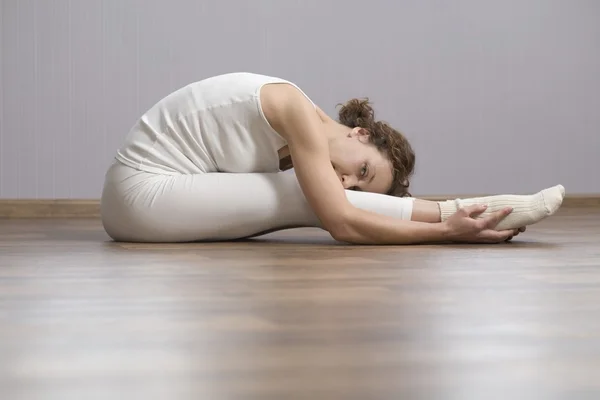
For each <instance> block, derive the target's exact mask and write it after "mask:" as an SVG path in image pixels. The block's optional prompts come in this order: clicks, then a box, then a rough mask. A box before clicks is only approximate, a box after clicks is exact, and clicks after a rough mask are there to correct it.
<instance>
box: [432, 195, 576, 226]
mask: <svg viewBox="0 0 600 400" xmlns="http://www.w3.org/2000/svg"><path fill="white" fill-rule="evenodd" d="M564 197H565V188H564V187H563V186H562V185H557V186H553V187H551V188H548V189H544V190H542V191H541V192H538V193H535V194H532V195H510V194H507V195H497V196H488V197H477V198H470V199H455V200H447V201H440V202H438V204H439V206H440V212H441V219H442V221H445V220H447V219H448V218H449V217H450V216H451V215H452V214H454V213H455V212H456V211H458V210H459V209H460V208H464V207H466V206H470V205H474V204H484V205H487V206H488V208H487V210H485V212H484V213H483V214H481V215H480V217H485V216H486V215H489V214H490V213H493V212H495V211H499V210H501V209H503V208H505V207H512V209H513V211H512V212H511V213H510V214H509V215H508V216H507V217H506V218H504V219H503V220H502V221H500V223H499V224H498V225H497V226H496V230H505V229H517V228H521V227H524V226H527V225H532V224H535V223H537V222H539V221H541V220H543V219H544V218H547V217H549V216H551V215H552V214H554V213H555V212H556V211H557V210H558V209H559V208H560V206H561V204H562V202H563V199H564Z"/></svg>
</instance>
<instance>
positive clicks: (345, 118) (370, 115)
mask: <svg viewBox="0 0 600 400" xmlns="http://www.w3.org/2000/svg"><path fill="white" fill-rule="evenodd" d="M338 116H339V120H340V123H342V124H344V125H346V126H348V127H350V128H355V127H357V126H359V127H361V128H368V127H369V126H370V125H371V124H373V123H374V122H375V111H374V110H373V107H371V105H370V104H369V99H352V100H349V101H348V102H347V103H346V104H344V105H342V107H341V108H340V111H339V113H338Z"/></svg>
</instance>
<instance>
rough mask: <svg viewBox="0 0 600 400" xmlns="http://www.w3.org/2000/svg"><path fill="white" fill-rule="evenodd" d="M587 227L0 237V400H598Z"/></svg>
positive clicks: (558, 219) (27, 228) (55, 232)
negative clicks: (424, 240)
mask: <svg viewBox="0 0 600 400" xmlns="http://www.w3.org/2000/svg"><path fill="white" fill-rule="evenodd" d="M599 244H600V210H595V209H565V210H561V211H559V213H558V214H557V215H556V216H554V217H553V218H550V219H548V220H544V221H542V222H540V223H539V224H537V225H534V226H531V227H529V228H528V230H527V232H525V234H522V235H519V236H518V237H517V238H515V240H514V241H513V242H512V243H504V244H498V245H478V246H474V245H435V246H429V245H428V246H386V247H371V246H349V245H344V244H340V243H336V242H334V241H332V240H331V239H330V238H329V236H328V235H327V234H326V233H324V232H322V231H320V230H316V229H294V230H290V231H285V232H278V233H273V234H270V235H267V236H264V237H260V238H257V239H252V240H246V241H237V242H233V243H206V244H203V243H190V244H176V245H161V244H157V245H148V244H134V243H114V242H112V241H110V240H109V238H108V236H106V234H105V233H104V232H103V230H102V227H101V224H100V221H99V220H98V219H89V220H85V219H52V220H51V219H13V220H0V398H2V399H20V400H33V399H41V398H43V399H47V400H54V399H61V400H62V399H112V398H168V399H177V398H193V399H260V400H270V399H277V400H279V399H287V398H293V399H315V398H316V399H344V400H347V399H350V400H353V399H361V400H362V399H404V398H406V399H423V398H444V399H454V398H473V399H485V398H489V397H490V393H493V395H492V397H493V398H527V399H534V398H535V399H537V398H544V399H550V398H551V399H558V398H569V399H575V398H576V399H587V398H589V399H597V398H600V379H598V377H599V375H598V374H599V373H598V371H600V250H599V249H600V247H599Z"/></svg>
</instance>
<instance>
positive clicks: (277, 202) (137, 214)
mask: <svg viewBox="0 0 600 400" xmlns="http://www.w3.org/2000/svg"><path fill="white" fill-rule="evenodd" d="M347 194H348V198H349V200H350V201H351V202H352V203H353V204H354V205H355V206H356V207H359V208H363V209H366V210H369V211H373V212H377V213H379V214H383V215H387V216H390V217H396V218H401V219H406V220H409V219H411V216H412V210H413V202H414V201H415V200H414V199H411V198H397V197H392V196H385V195H380V194H375V193H365V192H352V191H348V192H347ZM101 212H102V221H103V224H104V227H105V230H106V232H107V233H108V234H109V235H110V236H111V237H112V238H113V239H115V240H119V241H135V242H139V241H141V242H187V241H200V240H231V239H238V238H244V237H249V236H256V235H259V234H262V233H266V232H269V231H273V230H278V229H285V228H291V227H322V226H321V223H320V221H319V219H318V218H317V217H316V215H315V214H314V212H313V211H312V209H311V208H310V206H309V205H308V203H307V202H306V200H305V197H304V195H303V193H302V190H301V189H300V186H299V184H298V181H297V179H296V176H295V175H294V174H293V173H290V172H284V173H265V174H259V173H251V174H229V173H207V174H201V175H172V176H171V175H156V174H150V173H146V172H141V171H137V170H135V169H133V168H130V167H127V166H124V165H122V164H119V163H115V164H114V165H113V166H112V167H111V168H110V169H109V171H108V173H107V174H106V181H105V186H104V190H103V194H102V202H101ZM438 216H439V211H438Z"/></svg>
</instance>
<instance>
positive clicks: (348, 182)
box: [342, 175, 357, 189]
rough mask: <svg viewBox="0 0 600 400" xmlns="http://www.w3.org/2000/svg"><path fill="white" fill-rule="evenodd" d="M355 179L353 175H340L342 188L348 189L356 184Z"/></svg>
mask: <svg viewBox="0 0 600 400" xmlns="http://www.w3.org/2000/svg"><path fill="white" fill-rule="evenodd" d="M356 184H357V180H356V177H354V176H353V175H342V186H344V189H349V188H351V187H354V186H356Z"/></svg>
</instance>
